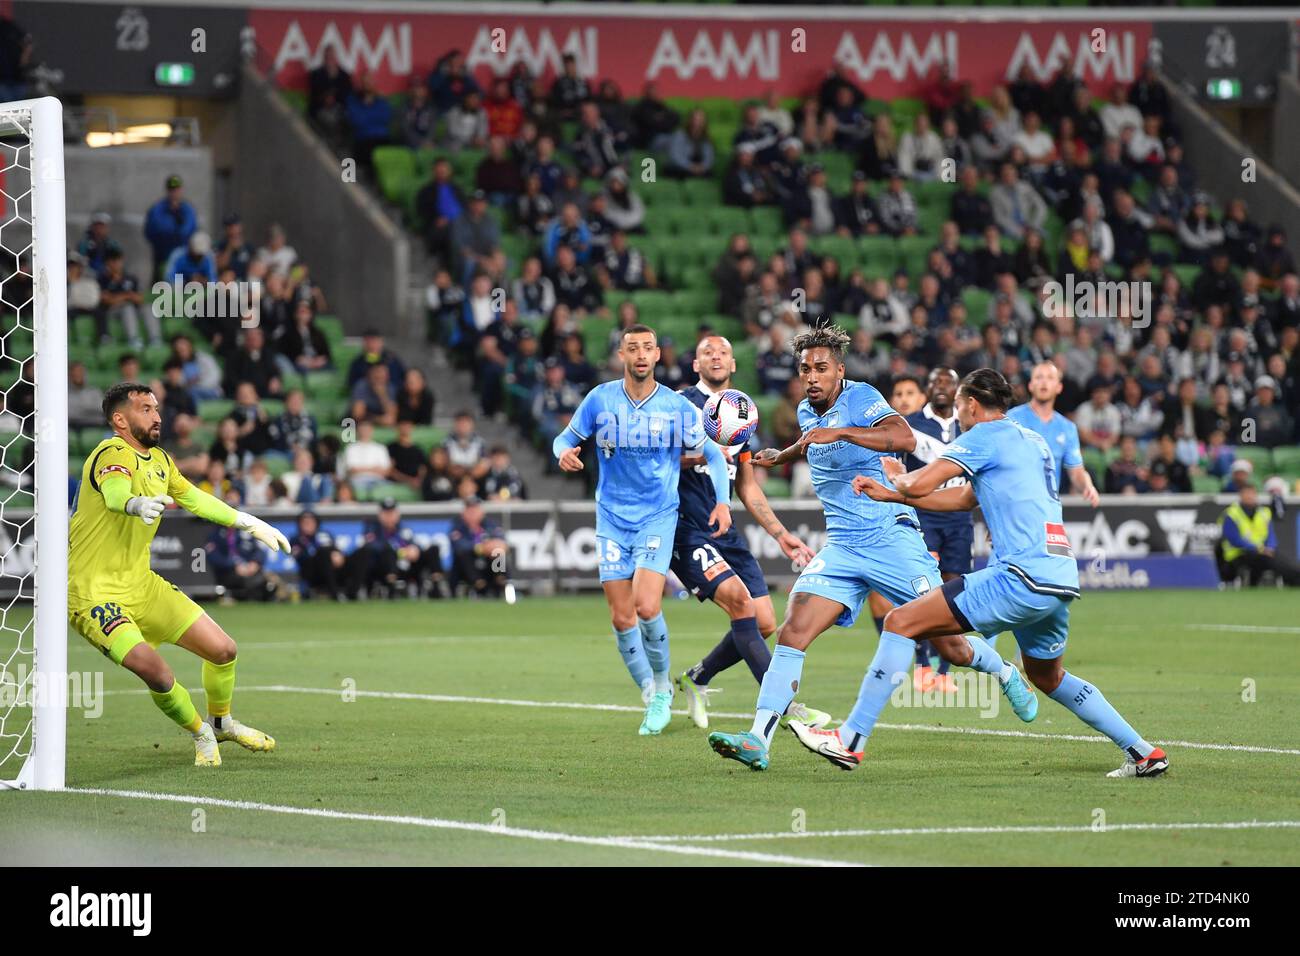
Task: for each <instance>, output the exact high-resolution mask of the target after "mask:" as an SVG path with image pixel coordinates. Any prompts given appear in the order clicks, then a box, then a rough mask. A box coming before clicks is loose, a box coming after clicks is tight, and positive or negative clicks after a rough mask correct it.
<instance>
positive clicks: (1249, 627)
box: [1183, 624, 1300, 634]
mask: <svg viewBox="0 0 1300 956" xmlns="http://www.w3.org/2000/svg"><path fill="white" fill-rule="evenodd" d="M1183 626H1184V627H1186V628H1187V630H1189V631H1239V632H1241V633H1243V634H1300V627H1275V626H1273V625H1265V624H1185V625H1183Z"/></svg>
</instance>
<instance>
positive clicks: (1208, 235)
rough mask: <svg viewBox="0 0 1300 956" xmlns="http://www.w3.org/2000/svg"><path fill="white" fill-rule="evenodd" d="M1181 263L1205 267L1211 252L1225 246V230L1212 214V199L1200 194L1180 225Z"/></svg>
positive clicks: (1193, 200) (1195, 197)
mask: <svg viewBox="0 0 1300 956" xmlns="http://www.w3.org/2000/svg"><path fill="white" fill-rule="evenodd" d="M1178 242H1179V245H1180V249H1179V257H1178V258H1179V261H1181V262H1189V263H1192V264H1194V265H1202V266H1203V265H1205V263H1206V262H1207V261H1208V259H1209V254H1210V250H1212V249H1216V248H1218V247H1219V246H1220V245H1222V244H1223V229H1222V228H1220V226H1219V224H1218V223H1217V222H1215V221H1214V217H1213V216H1212V215H1211V214H1210V197H1209V196H1207V195H1206V194H1205V193H1203V192H1198V193H1196V194H1195V195H1194V196H1193V197H1192V208H1191V209H1190V210H1188V212H1187V215H1186V216H1184V217H1183V218H1182V219H1181V220H1180V221H1179V223H1178Z"/></svg>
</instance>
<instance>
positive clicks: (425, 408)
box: [397, 368, 434, 425]
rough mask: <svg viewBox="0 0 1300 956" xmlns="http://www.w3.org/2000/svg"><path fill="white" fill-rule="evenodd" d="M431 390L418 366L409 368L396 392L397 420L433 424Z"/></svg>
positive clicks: (416, 423) (417, 423)
mask: <svg viewBox="0 0 1300 956" xmlns="http://www.w3.org/2000/svg"><path fill="white" fill-rule="evenodd" d="M433 405H434V398H433V390H432V389H430V388H429V384H428V382H427V381H425V378H424V373H423V372H421V371H420V370H419V369H418V368H409V369H407V370H406V374H405V375H404V376H403V377H402V387H401V388H400V389H399V390H398V393H397V420H398V421H399V422H411V423H413V424H415V425H432V424H433Z"/></svg>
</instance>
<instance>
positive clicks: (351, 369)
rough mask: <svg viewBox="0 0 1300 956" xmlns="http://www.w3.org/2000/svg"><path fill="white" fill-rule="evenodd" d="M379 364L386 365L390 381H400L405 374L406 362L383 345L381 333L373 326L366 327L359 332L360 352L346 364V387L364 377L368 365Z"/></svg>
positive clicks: (351, 385) (350, 386)
mask: <svg viewBox="0 0 1300 956" xmlns="http://www.w3.org/2000/svg"><path fill="white" fill-rule="evenodd" d="M380 364H382V365H387V366H388V380H389V381H390V382H400V381H401V380H402V378H403V376H405V375H406V364H405V363H404V362H403V361H402V360H401V359H400V358H398V357H397V354H396V353H395V352H393V351H392V350H391V349H389V348H388V347H387V346H385V345H384V336H383V333H382V332H380V331H379V330H378V329H375V328H369V329H366V330H365V331H364V332H363V333H361V354H360V355H358V356H357V357H356V358H354V359H353V360H352V364H351V365H349V366H348V388H349V389H351V388H352V387H353V386H354V385H356V383H357V382H359V381H361V380H362V379H363V378H365V377H366V372H367V370H368V369H369V368H370V366H372V365H380Z"/></svg>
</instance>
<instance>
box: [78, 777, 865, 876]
mask: <svg viewBox="0 0 1300 956" xmlns="http://www.w3.org/2000/svg"><path fill="white" fill-rule="evenodd" d="M62 792H63V793H76V794H84V795H89V796H99V797H120V798H123V799H128V800H154V801H160V802H164V803H182V804H186V805H187V806H195V805H199V806H207V807H224V808H227V809H231V810H252V811H256V812H261V813H283V814H289V815H292V816H303V817H320V818H324V819H328V820H352V821H356V822H361V823H387V824H395V825H399V826H416V827H427V828H430V829H435V830H461V831H465V832H469V833H490V834H492V835H494V836H506V837H515V838H517V839H523V840H538V841H542V842H550V843H573V844H579V845H583V846H599V847H612V848H614V849H619V850H647V851H650V852H655V853H676V854H678V855H680V856H705V857H714V858H718V859H725V860H743V861H746V862H751V863H781V864H787V865H791V866H835V867H839V866H862V865H863V864H860V863H851V862H847V861H844V860H821V859H814V858H811V857H802V856H784V855H781V854H777V853H753V852H750V851H747V850H711V849H707V848H705V847H697V846H679V845H676V844H674V843H673V842H672V841H671V840H663V839H656V840H655V841H653V842H647V841H644V840H640V839H638V838H636V837H617V836H614V837H595V836H581V835H579V834H576V833H560V832H558V831H554V830H530V829H524V828H522V827H511V826H497V825H494V824H491V823H474V822H471V821H468V820H444V819H441V818H438V817H416V816H396V815H392V814H387V813H355V812H351V811H346V810H325V809H321V808H318V807H293V806H285V805H281V804H276V803H257V802H254V801H251V800H226V799H222V798H220V797H200V796H189V795H186V794H183V793H154V792H151V791H147V790H112V789H107V788H101V787H68V788H66V789H65V790H63V791H62Z"/></svg>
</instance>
